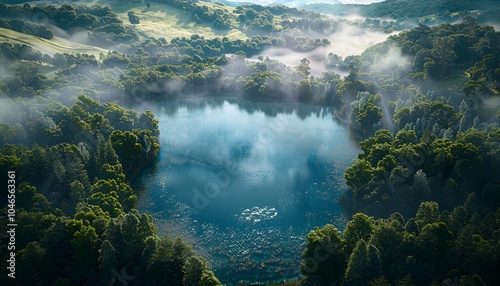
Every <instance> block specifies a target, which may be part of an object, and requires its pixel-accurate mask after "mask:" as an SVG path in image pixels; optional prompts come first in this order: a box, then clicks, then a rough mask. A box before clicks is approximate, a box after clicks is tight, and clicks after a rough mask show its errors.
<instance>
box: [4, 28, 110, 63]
mask: <svg viewBox="0 0 500 286" xmlns="http://www.w3.org/2000/svg"><path fill="white" fill-rule="evenodd" d="M0 42H6V43H13V44H25V45H28V46H31V47H33V48H34V49H36V50H39V51H41V52H42V53H46V54H49V55H54V54H55V53H70V54H71V53H85V54H89V55H95V56H96V57H98V55H99V54H100V53H107V52H108V50H106V49H102V48H99V47H94V46H89V45H84V44H79V43H76V42H73V41H70V40H66V39H63V38H59V37H54V38H53V39H51V40H48V39H44V38H40V37H36V36H32V35H27V34H23V33H20V32H16V31H13V30H10V29H4V28H0Z"/></svg>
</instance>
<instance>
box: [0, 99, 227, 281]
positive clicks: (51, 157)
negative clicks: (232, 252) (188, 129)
mask: <svg viewBox="0 0 500 286" xmlns="http://www.w3.org/2000/svg"><path fill="white" fill-rule="evenodd" d="M2 109H3V112H2V115H1V116H0V118H1V120H0V130H2V137H1V141H2V142H1V147H0V171H1V172H3V173H7V171H12V170H14V171H15V172H16V181H17V182H18V184H17V185H16V201H15V204H16V217H15V218H16V223H17V225H18V227H17V228H16V253H17V256H16V269H17V272H18V273H17V274H18V275H17V276H16V280H15V283H17V285H25V284H33V283H34V281H36V283H37V284H38V285H75V284H93V285H109V283H113V281H116V280H117V279H122V280H123V281H128V282H127V283H131V284H141V283H149V284H155V285H158V284H169V283H171V284H174V285H219V284H220V283H219V282H218V280H217V278H215V276H214V275H213V272H212V271H210V270H209V268H208V264H207V263H206V262H205V261H204V260H203V259H201V258H199V257H196V256H194V252H193V251H192V250H191V248H190V246H188V245H186V244H185V243H184V242H182V240H180V239H177V240H171V239H169V238H166V237H162V238H160V237H159V236H158V230H157V228H156V227H155V225H154V224H153V221H152V217H151V215H148V214H140V213H138V211H137V210H136V209H135V205H136V195H135V193H134V191H133V190H132V188H131V187H130V185H129V182H130V181H132V180H133V177H134V176H136V175H137V171H139V170H141V169H142V168H144V167H145V165H146V164H147V163H149V162H150V161H152V160H154V158H156V156H157V154H158V150H159V145H158V143H157V136H158V134H159V131H158V121H157V120H156V119H155V118H154V116H153V114H152V113H151V112H150V111H146V112H145V113H143V114H140V115H139V114H137V113H136V112H135V111H131V110H126V109H124V108H122V107H120V106H119V105H117V104H114V103H105V104H100V103H99V102H98V101H96V100H93V99H91V98H89V97H87V96H83V95H82V96H79V97H78V99H77V101H76V102H75V103H74V104H73V105H71V106H69V107H66V106H64V105H62V104H61V103H60V102H58V101H55V100H53V99H50V98H47V99H42V98H34V99H30V100H25V99H16V100H9V99H5V98H3V99H2ZM2 193H7V190H6V186H5V185H4V186H2ZM5 205H6V197H5V198H2V206H3V207H2V214H3V215H5V216H6V215H7V213H6V212H7V207H5ZM5 227H6V226H5V225H4V226H2V229H3V231H2V239H5V238H6V235H7V232H6V229H5ZM1 254H2V256H8V253H7V248H3V249H2V250H1ZM6 263H7V262H6V261H3V262H2V265H3V266H2V275H6V273H5V272H6V271H7V264H6ZM12 281H14V280H9V281H8V282H12ZM13 284H14V283H13Z"/></svg>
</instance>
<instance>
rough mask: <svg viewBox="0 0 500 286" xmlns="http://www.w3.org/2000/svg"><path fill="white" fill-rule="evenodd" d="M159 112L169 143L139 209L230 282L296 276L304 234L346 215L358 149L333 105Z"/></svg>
mask: <svg viewBox="0 0 500 286" xmlns="http://www.w3.org/2000/svg"><path fill="white" fill-rule="evenodd" d="M155 114H157V115H158V118H159V120H160V128H161V138H160V140H161V144H162V149H161V154H160V158H159V160H158V161H157V163H156V165H155V166H152V167H151V168H150V169H149V170H148V171H146V172H145V173H144V174H143V176H142V177H141V179H140V180H139V182H138V185H137V186H136V187H139V188H143V189H144V195H143V196H142V197H141V198H140V199H139V209H141V210H144V211H148V212H152V213H155V218H156V222H157V224H158V225H159V227H160V229H161V231H162V233H165V234H168V235H171V236H182V237H183V238H184V239H186V240H187V241H188V242H191V243H194V244H195V245H196V246H197V251H198V252H200V254H202V255H205V256H207V257H208V259H209V261H210V263H211V264H212V265H213V267H214V269H215V271H216V274H217V275H218V277H219V278H220V279H221V280H222V282H224V283H226V284H236V283H237V282H238V281H241V280H251V281H269V280H273V279H281V278H290V277H296V276H297V275H298V267H299V264H300V253H301V250H302V243H303V237H304V235H305V234H307V232H308V231H310V230H311V229H312V228H313V227H314V226H316V225H323V224H325V223H331V222H333V221H335V220H342V219H343V217H342V211H341V209H340V207H339V205H338V199H339V198H340V196H341V194H342V192H343V191H345V185H344V183H343V179H342V173H343V170H344V169H345V167H346V166H347V165H348V164H350V162H351V160H352V159H353V158H355V157H356V156H357V153H358V150H357V149H356V148H355V147H354V146H353V144H352V143H351V142H350V140H349V138H348V136H347V132H346V130H345V129H344V128H343V127H342V126H340V125H338V124H337V123H335V121H334V119H333V117H332V112H331V110H329V109H327V108H321V107H317V106H307V105H301V104H272V103H253V102H248V101H243V100H239V101H234V100H225V99H215V100H214V99H206V98H205V99H200V100H191V101H189V100H188V101H175V102H168V103H166V104H165V105H164V106H162V107H161V108H159V109H158V110H156V111H155Z"/></svg>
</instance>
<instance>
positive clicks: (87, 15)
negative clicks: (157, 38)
mask: <svg viewBox="0 0 500 286" xmlns="http://www.w3.org/2000/svg"><path fill="white" fill-rule="evenodd" d="M0 17H2V18H3V20H2V22H0V23H2V24H3V25H2V27H4V28H9V26H10V28H9V29H13V30H16V31H18V32H22V33H26V34H30V35H35V36H39V37H43V38H47V39H51V38H52V37H53V36H54V34H55V33H54V30H55V29H54V27H57V28H60V29H62V30H63V31H65V32H66V33H68V34H72V33H74V32H75V31H77V30H86V31H89V33H87V35H86V36H87V37H86V38H87V39H86V40H87V41H88V42H89V43H91V44H92V45H95V46H100V47H106V46H109V45H113V44H116V43H128V42H130V41H136V40H138V39H139V37H138V35H137V33H136V32H135V31H132V30H129V29H127V28H126V27H125V26H124V24H123V21H122V20H120V18H119V17H118V15H117V14H116V13H114V12H113V11H111V8H110V7H109V6H102V5H98V4H95V5H92V6H90V5H74V4H63V5H61V6H60V7H56V6H51V5H47V6H33V7H32V6H31V5H30V4H28V3H26V4H24V5H23V6H20V5H6V4H5V3H0Z"/></svg>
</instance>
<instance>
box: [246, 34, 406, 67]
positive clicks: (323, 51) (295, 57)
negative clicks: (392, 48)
mask: <svg viewBox="0 0 500 286" xmlns="http://www.w3.org/2000/svg"><path fill="white" fill-rule="evenodd" d="M394 34H396V33H392V34H385V33H382V32H376V31H371V30H368V29H363V28H360V27H357V26H352V25H348V24H341V25H339V27H338V29H337V30H336V31H335V32H334V33H332V34H330V35H328V36H326V37H325V38H327V39H328V40H330V42H331V44H330V45H329V46H328V47H319V48H316V49H315V50H313V51H309V52H295V51H293V50H291V49H288V48H277V47H272V48H269V49H267V50H265V51H263V52H262V53H260V54H259V55H257V56H254V57H252V58H251V60H257V58H258V57H259V56H263V57H269V58H270V59H275V60H278V61H280V62H282V63H284V64H286V65H288V66H291V67H294V66H298V65H299V64H300V60H302V59H303V58H307V59H309V60H310V65H309V66H310V67H311V74H312V75H320V74H321V73H322V72H323V71H325V66H324V64H323V62H324V60H325V59H326V56H327V55H328V54H329V53H333V54H337V55H338V56H341V57H342V58H344V59H345V58H346V57H347V56H352V55H360V54H361V53H363V52H364V51H365V50H366V49H367V48H369V47H371V46H373V45H375V44H378V43H381V42H383V41H385V40H386V39H387V38H388V37H389V36H391V35H394ZM395 61H396V62H397V59H395ZM388 64H391V63H388ZM336 72H337V73H339V74H340V75H341V76H343V75H346V74H345V73H344V74H343V73H342V72H341V71H338V70H336Z"/></svg>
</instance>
